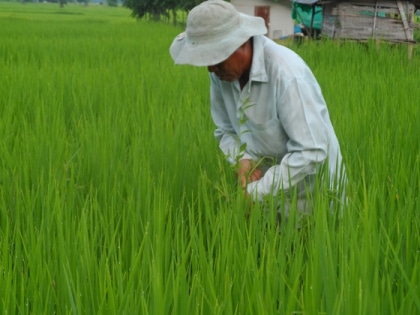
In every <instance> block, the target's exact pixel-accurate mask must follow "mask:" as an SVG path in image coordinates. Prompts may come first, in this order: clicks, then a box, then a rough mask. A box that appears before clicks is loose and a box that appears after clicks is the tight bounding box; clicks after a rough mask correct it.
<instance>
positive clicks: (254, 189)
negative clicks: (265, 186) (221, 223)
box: [246, 180, 263, 201]
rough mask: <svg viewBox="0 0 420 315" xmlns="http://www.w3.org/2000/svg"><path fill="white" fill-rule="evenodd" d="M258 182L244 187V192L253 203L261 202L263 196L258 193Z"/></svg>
mask: <svg viewBox="0 0 420 315" xmlns="http://www.w3.org/2000/svg"><path fill="white" fill-rule="evenodd" d="M259 182H260V180H256V181H254V182H251V183H249V184H248V185H247V186H246V191H247V192H248V194H249V195H250V196H251V198H252V200H253V201H262V199H263V198H262V197H263V195H262V194H261V193H260V192H259V191H258V184H259Z"/></svg>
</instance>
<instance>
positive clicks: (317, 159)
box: [210, 35, 342, 200]
mask: <svg viewBox="0 0 420 315" xmlns="http://www.w3.org/2000/svg"><path fill="white" fill-rule="evenodd" d="M210 78H211V89H210V93H211V95H210V96H211V114H212V117H213V120H214V123H215V125H216V130H215V132H214V134H215V137H216V139H217V140H218V141H219V146H220V149H221V150H222V151H223V153H224V154H225V155H226V157H227V159H228V161H229V162H230V163H232V164H234V163H236V162H237V160H239V159H244V158H247V159H252V160H254V161H256V162H260V163H261V168H262V169H263V171H264V176H263V177H262V178H261V179H260V180H258V181H255V182H252V183H249V184H248V185H247V191H248V193H249V194H250V195H251V196H252V198H253V199H254V200H262V199H263V197H264V196H266V195H272V194H276V193H277V192H278V191H279V190H281V189H282V190H288V189H290V188H291V187H293V186H295V185H297V186H298V187H299V186H303V185H299V183H302V182H303V181H307V180H308V178H314V176H312V175H315V174H316V172H317V170H318V169H319V166H320V165H322V164H323V163H324V161H328V170H329V174H330V176H331V178H333V177H335V176H336V175H337V174H338V173H339V172H340V167H341V162H342V157H341V153H340V147H339V143H338V140H337V137H336V135H335V132H334V129H333V126H332V124H331V121H330V117H329V114H328V109H327V106H326V103H325V100H324V97H323V95H322V92H321V89H320V87H319V84H318V82H317V81H316V79H315V77H314V75H313V74H312V72H311V70H310V69H309V67H308V66H307V65H306V63H305V62H304V61H303V60H302V59H301V58H300V57H299V56H298V55H297V54H296V53H294V52H293V51H292V50H290V49H288V48H286V47H284V46H281V45H278V44H276V43H275V42H273V41H272V40H270V39H268V38H267V37H265V36H262V35H261V36H255V37H254V39H253V59H252V66H251V70H250V75H249V81H248V83H247V84H246V85H245V86H244V88H243V89H242V90H241V89H240V86H239V82H238V81H234V82H226V81H221V80H219V78H218V77H217V76H216V75H215V74H214V73H211V75H210ZM305 186H306V185H305ZM303 195H305V194H303Z"/></svg>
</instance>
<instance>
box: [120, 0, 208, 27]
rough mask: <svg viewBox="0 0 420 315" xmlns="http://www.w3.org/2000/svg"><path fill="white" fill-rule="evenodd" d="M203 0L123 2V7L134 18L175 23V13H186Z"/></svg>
mask: <svg viewBox="0 0 420 315" xmlns="http://www.w3.org/2000/svg"><path fill="white" fill-rule="evenodd" d="M201 2H203V0H125V1H124V2H123V5H124V6H125V7H127V8H129V9H131V10H132V15H133V16H134V17H136V18H139V19H141V18H152V19H154V20H161V19H165V20H167V21H169V20H172V21H173V22H174V23H176V22H177V12H179V11H184V12H186V13H188V12H189V11H190V10H191V9H192V8H194V7H195V6H196V5H198V4H200V3H201Z"/></svg>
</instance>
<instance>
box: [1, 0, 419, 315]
mask: <svg viewBox="0 0 420 315" xmlns="http://www.w3.org/2000/svg"><path fill="white" fill-rule="evenodd" d="M130 14H131V12H130V11H129V10H127V9H123V8H110V7H103V6H89V7H82V6H77V5H68V6H66V7H65V8H62V9H59V8H58V7H57V6H56V5H48V4H26V5H22V4H17V3H14V4H5V3H0V24H1V28H0V95H1V97H0V117H1V119H0V313H1V314H54V313H56V314H229V315H230V314H349V315H354V314H368V315H371V314H404V315H406V314H418V313H419V312H420V295H419V292H420V290H419V283H420V245H419V244H420V233H419V232H420V204H419V195H420V191H419V187H420V134H419V128H418V122H419V121H420V111H419V110H418V100H420V89H419V88H418V83H419V82H418V78H419V77H420V61H419V55H418V48H417V47H416V52H415V54H414V56H413V58H412V59H411V60H408V59H407V47H405V46H395V45H386V44H382V45H381V46H380V47H379V49H377V47H376V46H375V45H370V44H368V45H359V44H354V43H335V42H328V41H322V42H316V43H305V44H302V45H300V46H294V45H292V46H291V47H292V49H294V50H295V51H297V53H299V54H300V55H301V56H302V57H303V58H304V59H305V60H306V61H307V63H308V64H309V65H310V67H311V68H312V69H313V71H314V73H315V75H316V76H317V78H318V79H319V82H320V84H321V86H322V89H323V92H324V95H325V98H326V100H327V102H328V104H329V110H330V115H331V118H332V121H333V124H334V126H335V129H336V132H337V135H338V138H339V139H340V142H341V146H342V152H343V155H344V158H345V162H346V166H347V170H348V174H349V188H348V195H349V203H348V206H347V207H346V209H345V211H344V212H343V213H342V215H341V216H336V215H332V214H330V213H329V212H328V211H326V209H328V198H327V197H328V196H326V195H325V194H323V193H320V194H319V195H318V196H317V199H316V200H315V202H316V211H315V213H314V215H313V216H311V217H309V218H308V220H307V222H305V224H304V225H303V226H302V228H301V229H300V230H297V229H296V228H295V224H294V221H293V220H294V218H293V217H292V218H291V221H290V222H289V224H288V225H287V226H285V228H284V229H283V230H282V232H281V234H280V233H279V232H278V230H277V227H276V225H275V220H274V213H275V209H274V208H272V209H268V213H265V212H264V211H263V210H262V209H260V207H259V206H258V205H255V206H254V207H253V209H252V211H251V215H250V217H249V218H246V217H245V213H246V212H247V210H248V208H246V203H245V201H244V200H243V196H242V194H241V193H240V192H239V191H238V190H237V189H238V188H237V187H236V184H235V179H234V177H233V174H232V170H231V169H230V167H229V166H228V165H227V164H226V163H225V161H224V158H223V156H221V153H220V152H219V150H218V148H217V143H216V142H215V140H214V139H213V136H212V132H213V125H212V122H211V119H210V116H209V97H208V84H209V82H208V77H207V73H206V70H205V69H202V68H193V67H188V66H185V67H178V66H174V65H173V62H172V60H171V59H170V57H169V54H168V49H169V45H170V43H171V41H172V39H173V37H174V36H175V35H176V34H178V33H179V32H180V31H181V29H178V28H175V27H172V26H170V25H166V24H160V23H153V22H145V21H136V20H135V19H132V18H131V17H130Z"/></svg>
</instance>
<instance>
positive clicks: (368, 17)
mask: <svg viewBox="0 0 420 315" xmlns="http://www.w3.org/2000/svg"><path fill="white" fill-rule="evenodd" d="M317 4H318V5H321V6H322V8H323V22H322V34H323V36H326V37H329V38H333V39H352V40H359V41H365V40H368V39H377V40H385V41H391V42H400V43H401V42H405V43H414V42H415V41H414V35H413V33H414V29H415V28H416V24H415V23H414V14H415V10H416V7H417V8H420V0H416V1H386V0H382V1H378V0H350V1H349V0H347V1H340V0H335V1H334V0H332V1H324V0H323V1H318V3H317Z"/></svg>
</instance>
